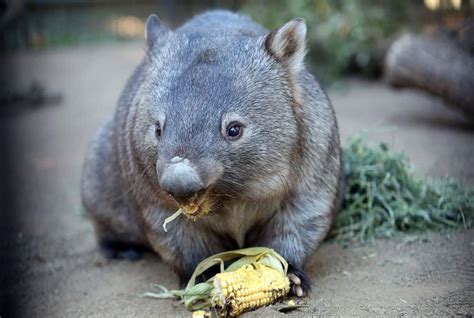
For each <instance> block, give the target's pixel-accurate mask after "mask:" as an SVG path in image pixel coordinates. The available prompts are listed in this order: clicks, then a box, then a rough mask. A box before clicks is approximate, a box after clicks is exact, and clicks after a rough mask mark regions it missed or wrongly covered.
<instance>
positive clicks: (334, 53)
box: [0, 0, 474, 83]
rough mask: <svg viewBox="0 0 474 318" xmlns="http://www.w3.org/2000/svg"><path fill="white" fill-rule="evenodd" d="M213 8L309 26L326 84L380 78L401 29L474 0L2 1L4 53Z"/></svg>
mask: <svg viewBox="0 0 474 318" xmlns="http://www.w3.org/2000/svg"><path fill="white" fill-rule="evenodd" d="M209 8H227V9H231V10H234V11H239V12H242V13H246V14H249V15H250V16H252V17H253V18H254V19H255V20H256V21H258V22H260V23H261V24H263V25H264V26H265V27H267V28H269V29H272V28H276V27H278V26H279V25H281V24H283V23H284V22H286V21H288V20H289V19H291V18H293V17H295V16H299V17H303V18H305V19H306V21H307V23H308V27H309V30H310V31H309V37H308V45H309V59H308V61H309V62H310V64H311V66H313V67H314V68H315V69H316V70H317V71H318V74H319V77H320V78H322V79H323V81H324V82H325V83H331V82H334V81H336V80H337V79H339V78H341V77H342V76H345V75H347V74H354V73H360V74H363V75H365V76H377V75H380V70H381V68H380V66H381V60H382V58H383V54H384V52H385V50H386V49H387V47H388V45H389V44H390V43H391V42H392V41H393V40H394V37H395V36H396V35H398V34H399V33H401V32H403V31H408V30H412V31H416V32H421V31H426V30H431V31H434V29H436V28H439V27H442V28H443V29H444V30H445V31H446V32H449V31H453V30H456V29H458V28H459V27H460V26H461V25H462V23H463V21H465V19H466V18H467V17H468V16H470V15H471V14H472V12H473V9H474V1H473V0H417V1H390V0H346V1H343V0H295V1H281V0H276V1H258V0H256V1H250V0H207V1H182V0H181V1H179V0H177V1H173V0H163V1H153V0H140V1H124V0H16V1H6V2H5V1H4V2H3V8H2V9H3V14H2V20H1V22H0V27H1V31H2V33H1V38H0V48H1V49H2V50H3V51H7V52H15V51H18V50H31V49H33V50H39V49H45V48H53V47H64V46H77V45H91V44H97V43H101V42H113V41H139V40H141V39H142V38H143V32H144V22H145V20H146V18H147V16H148V15H149V14H150V12H155V13H157V14H158V15H159V17H160V18H161V19H162V20H163V21H165V22H166V23H167V24H169V25H170V26H173V27H177V26H179V25H180V24H181V23H182V22H183V21H185V20H186V19H188V18H190V17H191V16H193V15H194V14H196V13H198V12H201V11H203V10H205V9H209Z"/></svg>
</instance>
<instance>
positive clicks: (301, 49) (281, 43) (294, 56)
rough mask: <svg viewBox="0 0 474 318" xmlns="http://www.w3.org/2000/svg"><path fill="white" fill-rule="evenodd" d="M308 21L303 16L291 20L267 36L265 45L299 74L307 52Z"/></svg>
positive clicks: (293, 72)
mask: <svg viewBox="0 0 474 318" xmlns="http://www.w3.org/2000/svg"><path fill="white" fill-rule="evenodd" d="M305 39H306V23H305V21H304V19H302V18H296V19H293V20H290V21H289V22H287V23H286V24H285V25H283V26H282V27H281V28H279V29H275V30H273V31H272V32H270V34H268V35H267V36H266V38H265V47H266V49H267V50H268V52H269V53H270V54H271V55H273V57H275V59H276V60H277V61H278V62H280V63H282V64H283V65H285V66H286V67H288V69H289V71H290V73H292V74H297V73H298V72H299V71H300V70H301V69H302V68H303V59H304V56H305V54H306V45H305Z"/></svg>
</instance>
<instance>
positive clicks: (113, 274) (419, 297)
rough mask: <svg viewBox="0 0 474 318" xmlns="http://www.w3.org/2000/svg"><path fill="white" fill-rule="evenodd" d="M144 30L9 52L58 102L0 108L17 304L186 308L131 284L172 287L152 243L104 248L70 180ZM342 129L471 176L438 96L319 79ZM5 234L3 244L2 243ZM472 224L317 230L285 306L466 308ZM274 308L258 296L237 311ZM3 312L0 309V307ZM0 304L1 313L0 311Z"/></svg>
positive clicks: (17, 79)
mask: <svg viewBox="0 0 474 318" xmlns="http://www.w3.org/2000/svg"><path fill="white" fill-rule="evenodd" d="M141 54H142V49H141V44H133V43H132V44H116V45H104V46H96V47H83V48H76V49H57V50H54V51H46V52H37V53H28V54H19V55H15V56H14V57H13V58H9V59H6V60H3V62H2V64H3V65H2V69H4V70H5V69H10V70H12V69H13V70H14V71H10V73H9V74H12V76H14V79H13V80H11V81H10V85H15V86H16V87H19V88H22V87H26V86H27V85H29V84H30V83H31V80H32V79H36V80H38V81H40V82H41V83H43V84H44V86H45V87H46V88H47V89H48V90H49V91H51V92H59V93H61V94H62V96H63V102H62V103H61V104H60V105H57V106H51V107H45V108H43V109H41V110H36V111H32V112H28V113H25V114H22V115H18V116H9V117H6V118H2V119H1V125H0V126H1V128H0V129H1V131H2V132H3V133H5V132H7V131H9V132H12V131H13V132H16V133H18V134H19V137H18V139H17V140H16V141H15V144H16V145H17V146H18V148H17V149H16V153H15V154H14V158H15V160H16V161H17V164H18V166H20V167H21V169H20V170H18V171H16V172H15V173H16V175H15V179H16V180H18V185H17V186H18V191H19V193H18V198H20V200H18V201H19V202H18V204H19V206H18V208H17V209H16V210H15V211H5V212H6V213H14V214H15V215H16V216H17V218H18V220H17V221H18V222H17V224H16V226H15V227H13V228H11V227H10V228H8V229H7V230H9V231H11V234H12V235H14V237H15V238H16V239H15V241H14V242H1V243H0V252H1V253H2V255H3V252H4V251H5V250H6V248H7V246H10V247H11V246H13V249H14V250H15V251H16V252H17V253H18V254H17V257H16V259H15V263H16V264H17V266H18V273H20V274H21V276H20V279H19V280H18V281H17V282H16V284H15V285H14V286H13V287H12V288H9V289H8V290H5V289H4V288H1V289H0V298H1V297H6V296H9V297H16V298H17V299H19V300H20V303H21V308H19V311H20V313H22V314H24V315H25V316H26V317H85V316H87V317H118V316H120V317H151V316H155V317H165V316H184V317H189V316H190V314H189V313H188V312H187V311H185V310H184V309H183V308H182V306H181V305H180V304H179V303H178V302H176V301H171V300H165V301H159V300H152V299H145V298H141V297H139V295H140V294H141V293H143V292H145V291H148V290H149V289H150V285H151V284H153V283H160V284H162V285H165V286H168V287H170V288H175V287H177V277H176V276H175V275H174V274H173V273H172V271H171V270H170V269H169V268H168V267H167V266H165V265H164V264H163V263H162V262H161V261H160V259H159V258H158V257H156V256H153V255H146V256H145V258H144V259H143V260H140V261H138V262H128V261H112V262H106V261H104V260H103V259H102V258H101V257H100V256H99V254H98V252H97V249H96V246H95V242H94V237H93V232H92V227H91V225H90V223H89V222H88V220H87V219H86V218H85V217H84V216H83V214H82V212H81V204H80V195H79V180H80V173H81V165H82V159H83V154H84V150H85V147H86V144H87V142H88V140H89V139H90V137H91V136H92V134H93V133H94V131H95V130H96V129H97V128H98V127H99V125H100V122H101V120H102V119H103V118H104V117H105V116H106V114H108V113H109V112H110V111H111V110H112V109H113V108H114V105H115V102H116V100H117V98H118V95H119V92H120V90H121V89H122V87H123V85H124V82H125V80H126V78H127V76H128V75H129V74H130V73H131V71H132V69H133V67H134V65H135V64H136V63H137V61H138V60H139V58H140V57H141ZM329 95H330V97H331V99H332V101H333V104H334V106H335V108H336V111H337V114H338V118H339V124H340V129H341V134H342V139H343V140H345V139H346V138H347V137H348V136H351V135H353V134H355V133H358V132H361V131H363V130H367V131H368V134H369V136H370V139H372V140H384V141H386V142H388V143H389V144H390V145H392V146H393V147H394V148H395V149H397V150H403V151H404V152H405V153H406V154H407V155H408V156H409V158H410V159H411V160H412V162H413V163H414V165H415V171H416V172H417V173H418V174H420V175H428V176H433V177H446V176H449V177H454V178H457V179H461V180H462V181H463V182H465V183H467V184H471V185H474V168H473V166H474V126H473V125H471V124H468V123H467V122H466V121H464V120H463V119H462V118H461V117H459V116H458V115H457V114H456V113H454V112H452V111H451V110H449V109H448V108H445V106H443V104H442V102H440V101H439V100H437V99H435V98H432V97H430V96H427V95H425V94H423V93H419V92H414V91H405V90H402V91H397V90H392V89H390V88H387V87H386V86H384V85H383V84H381V83H369V82H362V81H359V80H350V81H348V83H347V85H345V88H343V89H342V90H338V91H331V92H330V93H329ZM11 244H12V245H11ZM473 260H474V229H471V230H467V231H464V232H461V233H453V234H451V235H441V234H429V235H427V236H426V237H425V238H423V239H417V240H406V241H398V240H377V241H376V242H375V243H374V244H368V245H364V246H356V245H350V246H348V247H343V246H341V245H339V244H337V243H328V242H326V243H324V244H323V245H322V246H321V248H320V249H319V250H318V252H317V253H316V255H314V257H313V258H312V259H311V261H310V262H309V264H308V267H307V270H308V271H309V272H310V274H311V276H312V278H313V284H314V286H313V290H312V292H311V294H310V295H309V297H307V298H306V299H305V301H307V303H308V307H307V308H304V309H301V310H298V311H295V312H292V313H291V314H289V315H290V316H306V315H311V316H381V315H383V316H405V315H409V316H413V315H416V316H448V315H449V316H456V315H460V316H472V315H473V314H474V265H473ZM279 315H281V316H283V315H284V314H281V313H278V312H276V311H275V310H274V309H272V308H271V307H270V308H265V309H261V310H258V311H256V312H253V313H250V314H247V316H255V317H256V316H279ZM0 316H1V313H0ZM2 317H3V316H2Z"/></svg>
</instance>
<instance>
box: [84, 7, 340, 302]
mask: <svg viewBox="0 0 474 318" xmlns="http://www.w3.org/2000/svg"><path fill="white" fill-rule="evenodd" d="M305 35H306V25H305V22H304V21H303V20H302V19H293V20H291V21H289V22H288V23H286V24H285V25H283V26H282V27H281V28H279V29H276V30H274V31H272V32H267V31H266V30H265V29H264V28H262V27H261V26H260V25H258V24H256V23H255V22H253V21H251V20H250V19H249V18H247V17H245V16H240V15H237V14H234V13H231V12H226V11H211V12H207V13H204V14H202V15H199V16H197V17H195V18H193V19H192V20H190V21H189V22H188V23H186V24H184V25H183V26H182V27H180V28H179V29H177V30H175V31H171V30H170V29H168V28H167V27H166V26H165V25H163V24H162V23H161V22H160V21H159V19H158V18H157V17H156V16H154V15H152V16H150V17H149V18H148V21H147V25H146V40H147V46H146V54H145V57H144V59H143V61H142V62H141V63H140V65H139V66H138V67H137V69H136V71H135V72H134V74H133V75H132V77H131V78H130V80H129V81H128V83H127V85H126V87H125V90H124V91H123V93H122V96H121V98H120V101H119V103H118V106H117V109H116V111H115V113H114V114H113V116H111V117H110V118H109V119H108V120H107V121H106V122H105V123H104V124H103V126H102V128H101V129H100V130H99V132H98V133H97V135H96V136H95V138H94V139H93V140H92V142H91V144H90V146H89V149H88V152H87V155H86V158H85V165H84V171H83V178H82V199H83V204H84V206H85V208H86V210H87V211H88V213H89V215H90V216H91V218H92V221H93V224H94V227H95V231H96V234H97V239H98V242H99V245H100V247H101V250H102V252H103V253H104V255H105V256H107V257H112V258H115V257H118V258H120V257H127V258H137V257H139V256H140V252H141V251H142V248H143V247H147V248H151V249H153V250H154V251H156V252H157V253H158V254H159V255H160V256H161V257H162V258H163V260H164V261H165V262H167V263H168V264H170V265H171V266H172V267H173V268H174V269H175V270H176V272H177V273H178V275H179V277H180V279H181V280H182V281H186V280H187V279H188V278H189V276H190V274H191V273H192V272H193V270H194V268H195V266H196V264H197V263H198V262H200V261H201V260H202V259H203V258H205V257H207V256H209V255H211V254H214V253H218V252H221V251H224V250H231V249H237V248H242V247H250V246H267V247H271V248H274V249H275V250H276V251H278V252H279V253H280V254H282V255H283V256H284V257H285V258H286V259H287V260H288V262H289V263H290V270H291V273H292V274H291V275H290V279H291V280H292V283H293V288H292V290H293V292H294V293H295V294H297V295H299V296H301V295H302V294H303V292H304V290H305V289H307V288H309V284H308V280H307V278H306V276H305V275H304V272H303V267H304V265H305V262H306V260H307V259H308V257H309V256H310V255H311V253H312V252H313V251H314V250H315V249H316V248H317V246H318V245H319V243H320V242H321V241H322V240H323V239H324V237H325V236H326V234H327V232H328V229H329V227H330V224H331V221H332V219H333V216H334V213H335V212H336V210H337V209H338V205H339V202H340V197H341V195H340V194H341V190H340V189H341V185H342V182H341V179H342V171H341V159H340V156H341V154H340V145H339V135H338V128H337V123H336V119H335V117H334V111H333V108H332V107H331V104H330V102H329V100H328V98H327V96H326V94H325V93H324V92H323V90H322V89H321V87H320V85H319V84H318V83H317V81H316V80H315V79H314V77H313V76H312V75H311V74H310V73H309V72H308V71H307V70H306V68H305V66H304V64H303V58H304V54H305ZM189 204H193V205H194V206H196V207H197V210H196V211H195V216H200V214H202V216H200V217H197V218H196V219H195V220H192V219H191V218H187V217H184V216H182V217H180V218H179V219H177V220H175V221H174V222H173V223H171V224H169V225H168V228H169V230H168V232H165V231H164V230H163V227H162V224H163V221H164V219H165V218H167V217H168V216H170V215H171V214H172V213H174V212H175V211H176V210H177V209H178V208H179V207H180V206H181V205H189ZM207 211H210V213H209V214H206V215H204V214H205V213H206V212H207Z"/></svg>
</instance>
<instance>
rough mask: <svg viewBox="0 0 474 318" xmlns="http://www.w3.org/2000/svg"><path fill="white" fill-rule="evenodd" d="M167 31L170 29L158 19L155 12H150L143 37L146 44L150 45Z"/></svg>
mask: <svg viewBox="0 0 474 318" xmlns="http://www.w3.org/2000/svg"><path fill="white" fill-rule="evenodd" d="M168 32H170V29H169V28H168V27H167V26H166V25H164V24H163V23H162V22H161V21H160V19H159V18H158V17H157V16H156V14H151V15H150V16H149V17H148V19H147V20H146V27H145V39H146V42H147V44H148V46H150V47H151V46H152V45H153V44H154V43H155V42H156V41H157V40H158V39H160V38H161V37H164V36H165V35H166V34H167V33H168Z"/></svg>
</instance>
